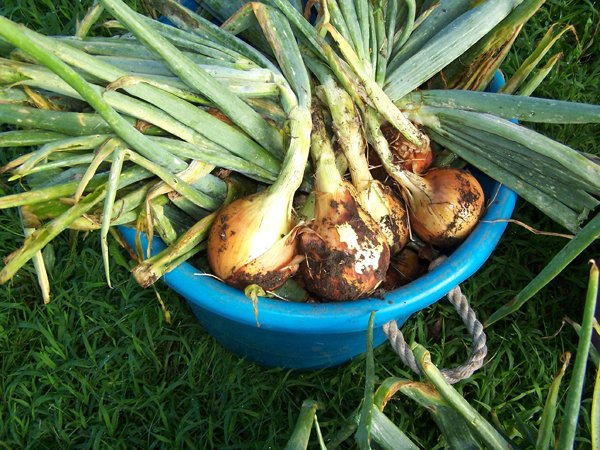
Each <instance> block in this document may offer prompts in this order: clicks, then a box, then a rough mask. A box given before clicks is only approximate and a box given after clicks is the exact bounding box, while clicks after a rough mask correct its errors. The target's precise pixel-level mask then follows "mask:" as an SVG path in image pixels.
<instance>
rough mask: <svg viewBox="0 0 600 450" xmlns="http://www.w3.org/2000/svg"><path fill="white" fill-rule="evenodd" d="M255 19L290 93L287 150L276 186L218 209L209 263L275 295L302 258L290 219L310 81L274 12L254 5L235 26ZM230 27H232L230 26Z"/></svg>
mask: <svg viewBox="0 0 600 450" xmlns="http://www.w3.org/2000/svg"><path fill="white" fill-rule="evenodd" d="M247 13H250V14H253V15H254V16H255V17H256V19H257V20H258V23H259V24H260V26H261V29H262V30H263V33H264V35H265V37H266V39H267V41H268V42H269V44H270V46H271V48H272V49H273V52H274V54H275V57H276V59H277V61H278V63H279V65H280V67H281V69H282V72H283V74H284V76H285V77H286V79H287V80H288V81H289V87H288V88H287V89H285V86H284V85H283V84H282V103H283V106H284V108H285V109H286V110H287V113H288V124H289V147H288V149H287V153H286V156H285V159H284V161H283V164H282V169H281V172H280V174H279V177H278V178H277V180H276V181H275V182H274V183H273V184H272V185H271V186H269V187H267V188H266V189H265V190H263V191H261V192H260V193H257V194H254V195H251V196H249V197H245V198H241V199H238V200H235V201H233V202H232V203H230V204H228V205H227V206H225V207H223V208H222V209H220V210H219V211H218V213H217V216H216V217H215V219H214V224H213V226H212V227H211V230H210V233H209V236H208V251H207V253H208V261H209V264H210V267H211V269H212V271H213V273H214V274H215V275H216V276H218V277H219V278H221V279H222V280H223V281H224V282H225V283H227V284H230V285H232V286H235V287H238V288H245V287H246V286H248V285H252V284H256V285H259V286H260V287H262V288H263V289H264V290H273V289H276V288H278V287H280V286H281V285H283V283H284V282H285V281H286V280H287V279H288V278H290V277H291V276H293V275H294V274H295V273H296V271H297V270H298V264H299V262H300V260H301V259H302V257H301V256H300V255H299V254H298V249H297V240H296V236H297V234H298V231H299V227H298V226H297V224H296V223H295V220H294V218H293V216H292V204H293V198H294V194H295V192H296V190H297V189H298V188H299V187H300V184H301V183H302V179H303V176H304V169H305V167H306V164H307V160H308V154H309V151H310V132H311V117H310V103H311V98H310V92H311V87H310V81H309V78H308V72H307V71H306V68H305V66H304V63H303V61H302V57H301V55H300V50H299V48H298V45H297V43H296V40H295V38H294V35H293V33H292V30H291V28H290V26H289V24H288V22H287V20H286V19H285V18H284V17H283V16H282V15H281V14H280V13H279V12H278V11H276V10H275V9H273V8H271V7H269V6H266V5H263V4H259V3H253V4H249V5H247V8H245V10H244V11H242V12H241V15H239V16H233V17H232V18H231V20H232V21H236V20H241V21H242V22H241V25H242V26H240V31H241V29H243V25H244V19H245V18H247V17H248V14H247ZM230 23H231V22H230Z"/></svg>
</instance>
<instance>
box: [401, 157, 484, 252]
mask: <svg viewBox="0 0 600 450" xmlns="http://www.w3.org/2000/svg"><path fill="white" fill-rule="evenodd" d="M401 178H402V179H403V182H402V186H403V187H404V188H405V189H406V194H407V195H406V197H407V202H408V205H409V218H410V224H411V229H412V231H414V232H415V234H416V235H417V236H418V237H419V238H421V239H422V240H423V241H425V242H426V243H428V244H431V245H433V246H437V247H451V246H453V245H455V244H457V243H459V242H460V241H462V240H463V239H464V238H465V237H467V235H468V234H469V233H470V232H471V230H473V228H475V225H477V222H478V221H479V218H480V217H481V215H482V213H483V207H484V194H483V189H482V188H481V185H480V184H479V182H478V181H477V179H476V178H475V177H474V176H473V175H472V174H471V173H469V172H467V171H466V170H462V169H457V168H454V167H439V168H434V169H431V170H430V171H428V172H427V173H426V174H425V175H423V176H418V175H415V174H413V173H411V172H407V171H405V172H403V176H402V177H401Z"/></svg>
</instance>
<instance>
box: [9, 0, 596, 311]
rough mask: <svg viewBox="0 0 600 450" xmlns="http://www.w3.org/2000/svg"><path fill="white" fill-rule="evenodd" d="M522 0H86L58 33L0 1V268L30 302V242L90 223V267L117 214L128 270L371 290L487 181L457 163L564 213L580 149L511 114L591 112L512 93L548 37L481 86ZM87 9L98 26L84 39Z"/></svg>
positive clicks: (516, 22) (455, 222)
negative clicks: (189, 1) (496, 86)
mask: <svg viewBox="0 0 600 450" xmlns="http://www.w3.org/2000/svg"><path fill="white" fill-rule="evenodd" d="M542 3H543V1H540V0H537V1H528V0H522V1H519V0H487V1H481V2H476V3H474V2H472V1H470V0H469V1H462V0H452V1H449V0H438V1H434V2H432V1H424V2H423V1H422V2H414V1H406V2H405V1H402V2H400V1H393V0H387V1H385V0H353V1H338V0H321V1H316V2H309V3H308V5H307V6H306V9H305V10H303V9H302V5H300V2H296V1H287V0H267V1H265V2H263V3H259V2H245V1H239V0H238V1H232V2H219V1H213V0H208V1H206V0H205V1H203V2H201V3H200V10H199V11H198V12H193V11H190V10H188V9H186V8H184V7H182V6H180V5H179V4H178V3H176V2H174V1H172V0H154V2H153V4H154V6H155V8H156V9H157V10H158V11H159V12H160V13H161V14H162V15H163V17H165V18H167V19H168V20H169V21H170V24H169V25H166V24H164V23H162V22H160V21H155V20H153V19H150V18H148V17H145V16H143V15H140V14H137V13H136V12H134V11H132V10H131V9H130V8H129V7H127V6H126V5H125V4H124V3H123V2H122V1H121V0H100V2H99V3H98V4H96V5H94V7H93V8H92V9H91V10H90V13H89V14H88V15H87V16H86V17H85V18H84V19H83V20H82V21H81V22H80V25H79V29H78V31H77V33H76V35H75V36H57V37H48V36H42V35H40V34H38V33H35V32H34V31H32V30H29V29H27V28H26V27H23V26H20V25H17V24H15V23H13V22H11V21H10V20H8V19H6V18H3V17H0V38H1V40H0V56H1V59H0V86H2V88H1V90H0V123H2V124H8V125H9V126H11V127H12V129H10V130H9V131H5V132H3V133H0V146H2V147H32V146H33V147H34V148H33V150H30V151H28V152H25V153H22V154H20V155H19V156H18V157H16V159H13V160H12V161H10V162H8V163H7V164H6V165H5V166H4V167H3V168H2V169H1V170H2V172H3V173H8V174H10V178H9V180H11V181H13V180H18V181H19V183H18V186H19V187H24V188H25V189H24V190H23V191H21V192H15V193H12V194H10V195H5V196H3V197H1V198H0V207H1V208H9V207H18V208H19V211H20V213H21V218H22V223H23V228H24V233H25V235H26V239H25V241H24V242H23V245H22V246H21V247H20V248H19V249H17V250H16V251H15V252H14V253H12V254H11V255H9V256H8V257H7V258H6V259H5V266H4V267H3V269H2V271H1V272H0V282H2V283H3V282H6V281H7V280H9V279H10V278H11V277H12V276H13V275H14V274H15V272H16V271H17V270H18V269H20V268H21V267H22V266H23V265H24V264H25V263H27V262H28V261H29V260H33V263H34V265H35V268H36V272H37V275H38V279H39V280H40V285H41V286H42V289H43V292H44V295H45V299H46V300H47V299H48V298H49V291H48V278H47V274H46V271H45V267H44V261H43V258H42V256H41V251H42V250H43V249H44V247H45V246H46V245H47V244H48V243H49V242H50V241H51V240H52V239H54V238H55V237H56V236H57V235H58V234H59V233H60V232H62V231H63V230H65V229H67V228H71V229H77V230H86V231H91V230H96V229H99V230H100V237H101V244H102V246H101V248H102V253H103V257H104V262H105V267H106V277H107V280H108V283H109V284H110V274H109V271H108V267H109V259H110V256H109V255H110V253H109V243H108V239H109V235H110V236H112V237H114V238H115V239H117V240H118V239H119V235H118V233H117V230H118V228H116V227H118V226H130V227H135V228H136V230H137V231H138V237H139V236H140V235H141V233H142V232H143V233H146V234H147V235H148V237H149V238H150V239H149V242H150V244H149V245H148V248H147V249H144V248H143V246H142V244H141V240H140V239H138V243H137V246H136V249H135V253H136V257H137V258H138V265H137V266H136V267H135V268H134V270H133V274H134V276H135V278H136V280H137V281H138V282H139V283H140V284H141V285H142V286H149V285H151V284H152V283H154V282H155V281H156V280H157V279H158V278H160V277H161V276H162V275H163V274H164V273H166V272H167V271H169V270H172V269H173V268H174V267H176V266H177V265H178V264H180V263H181V262H183V261H185V260H188V259H190V258H192V259H193V261H194V262H195V263H196V264H197V265H199V266H200V267H205V268H206V269H207V270H209V271H210V272H211V273H212V274H213V275H214V276H216V277H218V278H220V279H221V280H222V281H223V282H225V283H227V284H230V285H232V286H235V287H237V288H239V289H246V288H248V287H249V286H250V287H256V286H258V287H260V288H261V289H262V290H264V291H265V292H267V293H272V294H274V295H276V296H279V297H284V298H291V299H296V300H303V301H306V299H311V300H318V301H345V300H353V299H357V298H363V297H367V296H373V295H379V294H380V293H382V292H384V291H386V290H390V289H394V288H395V287H397V286H398V285H400V284H403V283H407V282H409V281H411V280H413V279H414V278H416V277H418V276H419V275H421V274H422V273H423V271H424V270H425V269H424V267H426V266H425V264H426V263H427V261H428V260H431V259H432V258H433V257H434V256H436V255H437V254H439V253H440V252H447V251H451V250H452V249H453V248H455V247H456V246H457V245H459V244H460V243H461V242H462V240H464V239H465V237H466V236H468V235H469V233H470V232H471V231H472V230H473V228H474V227H475V226H476V224H477V222H478V220H479V219H480V217H481V216H482V214H483V212H484V210H485V207H486V201H488V202H489V201H491V200H492V199H490V198H487V199H486V198H485V196H484V192H483V189H482V187H481V186H480V184H479V182H478V180H477V178H475V177H474V176H473V174H472V172H471V169H472V168H476V169H478V170H479V171H481V172H483V173H485V174H486V175H488V176H489V177H490V178H492V179H495V180H497V181H499V182H500V183H502V184H505V185H506V186H508V187H509V188H511V189H513V190H514V191H516V192H517V193H518V194H519V195H520V196H522V197H523V198H524V199H526V200H527V201H529V202H530V203H532V204H533V205H535V206H536V207H538V208H539V209H540V210H541V211H543V212H544V213H546V214H547V215H549V216H550V217H551V218H552V219H554V220H555V221H556V222H558V223H559V224H560V225H562V226H564V227H566V228H567V229H569V230H570V231H571V232H574V233H577V232H578V231H579V229H580V227H581V226H582V225H583V224H585V223H586V221H587V216H588V214H589V213H590V212H591V211H593V210H594V209H595V208H596V207H597V205H598V195H599V194H600V168H599V166H598V165H597V163H596V162H594V161H593V160H592V159H590V158H589V157H588V156H587V155H585V154H583V153H580V152H578V151H577V150H574V149H571V148H569V147H567V146H565V145H562V144H560V143H558V142H556V141H553V140H552V139H550V138H548V137H545V136H542V135H541V134H538V133H536V132H534V131H531V130H529V129H528V128H525V127H523V126H521V125H518V124H516V123H513V122H512V121H511V120H510V119H518V120H519V121H535V122H550V123H584V122H595V123H597V122H599V121H600V107H599V106H595V105H583V104H576V103H569V102H563V101H557V100H544V99H537V98H531V97H528V96H527V95H529V94H530V93H531V92H532V91H533V90H534V89H535V86H536V85H537V84H539V82H541V80H542V79H543V77H544V76H545V74H547V72H548V70H549V67H546V68H544V69H543V70H540V71H539V72H538V74H537V76H535V77H534V78H533V79H531V80H530V81H528V83H527V84H523V79H524V78H525V77H524V74H527V73H529V72H531V71H532V70H533V68H534V67H535V66H536V65H537V64H538V63H539V60H540V59H541V57H542V56H543V54H545V53H546V52H547V51H548V49H549V47H550V46H551V43H553V42H554V41H555V39H551V38H546V40H545V41H544V44H543V45H542V44H541V46H540V48H539V50H538V51H537V52H536V53H537V55H533V56H532V58H533V60H532V61H527V66H525V67H523V68H522V69H520V72H519V73H518V78H517V79H515V80H509V85H510V87H511V90H510V91H509V93H499V94H493V93H484V92H480V91H481V90H483V89H484V88H485V86H487V85H488V84H489V82H490V81H491V79H492V77H493V76H494V74H495V73H496V72H497V69H498V67H499V65H500V63H501V62H502V59H503V58H504V56H505V55H506V53H507V51H508V49H509V48H510V46H511V44H512V42H513V41H514V39H515V37H516V35H517V34H518V32H519V30H520V29H521V27H522V25H523V23H524V22H525V21H527V20H528V18H529V17H531V15H532V14H533V13H534V12H535V11H536V10H537V9H538V8H539V7H540V5H541V4H542ZM106 13H108V14H110V15H111V16H112V18H113V19H114V20H109V21H108V22H105V23H103V25H104V26H105V27H109V29H110V30H111V33H112V34H113V35H114V36H113V37H109V38H107V37H87V32H88V30H89V29H90V28H91V27H92V26H93V24H94V22H95V21H96V20H98V18H99V17H103V14H106ZM215 23H221V24H222V25H221V26H216V25H215ZM459 58H460V61H459ZM536 58H537V59H536ZM516 75H517V74H516ZM519 86H521V88H522V90H521V91H520V94H521V95H519V96H516V95H509V94H510V93H512V92H514V91H515V90H516V88H517V87H519ZM434 87H435V88H436V89H433V88H434ZM445 87H451V88H452V89H443V88H445ZM438 88H440V89H438ZM465 89H470V90H465ZM467 163H468V165H466V164H467ZM155 233H156V234H158V235H159V236H160V237H161V238H162V240H163V241H164V242H165V243H166V244H167V246H166V248H165V249H164V250H162V251H160V252H157V253H156V254H154V255H153V256H151V254H152V253H151V251H152V249H151V243H152V237H153V236H154V234H155Z"/></svg>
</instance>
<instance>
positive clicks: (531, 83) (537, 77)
mask: <svg viewBox="0 0 600 450" xmlns="http://www.w3.org/2000/svg"><path fill="white" fill-rule="evenodd" d="M562 57H563V54H562V53H557V54H556V55H554V56H553V57H552V58H550V60H549V61H548V63H547V64H546V65H545V66H544V67H542V68H541V69H539V70H538V71H537V72H536V73H534V74H533V75H532V76H531V78H530V79H529V80H527V81H525V83H523V85H522V86H521V87H520V88H519V90H518V92H517V95H523V96H528V95H531V94H532V93H533V92H534V91H535V90H536V89H537V88H538V87H539V85H540V84H542V82H543V81H544V80H545V79H546V77H547V76H548V74H549V73H550V72H551V71H552V69H554V66H555V65H556V63H558V61H560V60H561V59H562Z"/></svg>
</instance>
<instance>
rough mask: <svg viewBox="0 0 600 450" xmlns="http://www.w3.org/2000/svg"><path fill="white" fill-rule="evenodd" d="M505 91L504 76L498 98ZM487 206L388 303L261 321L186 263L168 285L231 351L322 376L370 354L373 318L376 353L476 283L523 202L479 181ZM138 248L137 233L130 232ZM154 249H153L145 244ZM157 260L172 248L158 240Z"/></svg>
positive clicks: (299, 309)
mask: <svg viewBox="0 0 600 450" xmlns="http://www.w3.org/2000/svg"><path fill="white" fill-rule="evenodd" d="M502 84H503V80H502V77H501V76H500V74H498V75H497V76H496V78H495V79H494V81H493V83H492V85H491V86H490V90H491V91H496V90H498V89H499V87H500V86H501V85H502ZM477 177H478V178H479V181H480V182H481V184H482V186H483V188H484V190H485V193H486V198H487V199H493V202H492V204H491V205H490V206H489V208H488V209H487V212H486V214H485V216H484V217H483V218H482V220H481V221H480V223H479V224H478V225H477V227H476V228H475V229H474V230H473V232H472V233H471V234H470V236H469V237H468V238H467V239H466V240H465V241H464V242H463V243H462V244H461V245H460V246H459V247H458V248H457V249H456V250H454V252H453V253H452V254H451V255H450V256H449V257H448V259H447V260H446V261H445V262H444V263H443V264H441V265H440V266H439V267H437V268H436V269H435V270H433V271H432V272H430V273H428V274H426V275H424V276H422V277H420V278H419V279H418V280H416V281H413V282H412V283H410V284H407V285H405V286H402V287H400V288H398V289H396V290H394V291H390V292H388V293H387V294H386V295H385V297H384V298H383V299H381V298H371V299H363V300H358V301H353V302H345V303H326V304H308V303H292V302H285V301H282V300H277V299H269V298H261V299H260V300H259V302H258V321H259V323H260V326H257V323H256V317H255V315H254V311H253V307H252V302H251V301H250V299H248V298H247V297H246V296H245V295H244V294H243V293H242V292H240V291H239V290H236V289H234V288H231V287H229V286H227V285H225V284H223V283H221V282H219V281H217V280H215V279H213V278H211V277H206V276H199V275H198V272H199V271H198V270H197V269H195V268H194V267H193V266H192V265H191V264H189V263H183V264H181V265H180V266H179V267H177V268H176V269H174V270H173V271H172V272H170V273H168V274H166V275H165V276H164V277H163V280H164V281H165V283H166V284H167V285H168V286H169V287H171V288H172V289H174V290H175V291H176V292H178V293H179V294H180V295H182V296H183V297H184V298H185V299H186V300H187V302H188V304H189V305H190V307H191V309H192V311H193V312H194V314H195V316H196V317H197V318H198V321H199V322H200V323H201V324H202V326H203V327H204V328H205V329H206V331H208V333H210V334H211V335H212V336H214V337H215V339H217V341H219V342H220V343H221V344H222V345H223V346H224V347H225V348H227V349H229V350H230V351H232V352H233V353H235V354H237V355H239V356H242V357H245V358H247V359H248V360H250V361H253V362H256V363H258V364H261V365H264V366H275V367H285V368H296V369H316V368H324V367H332V366H336V365H339V364H342V363H345V362H347V361H349V360H350V359H352V358H353V357H355V356H357V355H360V354H362V353H364V352H365V345H366V330H367V324H368V321H369V315H370V313H371V311H377V314H376V315H375V323H374V333H373V345H374V346H379V345H381V344H382V343H383V342H384V341H385V335H384V333H383V330H382V326H383V325H384V324H385V323H387V322H388V321H390V320H393V319H395V320H396V321H397V322H398V326H401V325H402V324H403V323H404V322H405V321H406V320H407V319H408V318H409V317H410V316H411V314H413V313H415V312H417V311H419V310H421V309H423V308H426V307H427V306H429V305H431V304H432V303H435V302H436V301H438V300H439V299H441V298H442V297H444V296H445V295H446V293H448V292H449V291H450V290H451V289H452V288H454V287H455V286H457V285H458V284H460V283H461V282H463V281H465V280H466V279H467V278H469V277H470V276H471V275H473V274H474V273H475V272H476V271H477V270H478V269H479V268H480V267H481V266H482V265H483V264H484V262H485V261H486V260H487V259H488V257H489V256H490V254H491V253H492V251H493V250H494V248H495V247H496V245H497V243H498V241H499V240H500V238H501V236H502V234H503V232H504V230H505V228H506V222H504V221H500V222H498V219H509V218H510V217H511V215H512V212H513V209H514V206H515V202H516V199H517V196H516V194H515V193H514V192H512V191H511V190H509V189H507V188H506V187H503V186H500V185H498V183H496V182H494V181H493V180H491V179H489V178H488V177H486V176H485V175H481V174H477ZM121 231H122V232H123V235H124V237H125V239H126V240H127V242H128V243H129V244H130V245H132V246H133V243H134V239H135V231H134V230H132V229H129V228H122V229H121ZM143 245H144V246H145V245H146V241H143ZM152 248H153V250H154V252H157V251H160V250H161V249H163V248H164V244H163V243H162V241H160V240H159V239H157V238H155V239H154V241H153V244H152Z"/></svg>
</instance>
